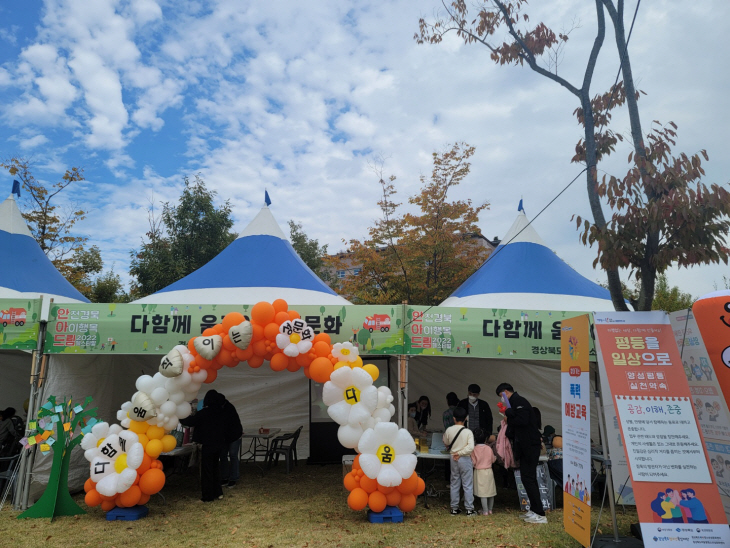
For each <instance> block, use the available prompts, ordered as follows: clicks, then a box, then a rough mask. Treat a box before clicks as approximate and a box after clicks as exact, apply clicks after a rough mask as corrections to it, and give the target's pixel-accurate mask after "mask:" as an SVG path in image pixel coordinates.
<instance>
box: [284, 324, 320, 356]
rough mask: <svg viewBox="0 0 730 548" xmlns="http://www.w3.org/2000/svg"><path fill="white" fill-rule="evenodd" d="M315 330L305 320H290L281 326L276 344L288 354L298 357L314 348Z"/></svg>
mask: <svg viewBox="0 0 730 548" xmlns="http://www.w3.org/2000/svg"><path fill="white" fill-rule="evenodd" d="M312 339H314V330H313V329H312V328H311V327H309V326H308V325H307V324H306V322H305V321H304V320H301V319H296V320H288V321H285V322H284V323H283V324H281V325H280V326H279V334H278V335H277V336H276V346H278V347H279V348H281V349H282V350H283V351H284V354H285V355H286V356H289V357H290V358H296V357H297V356H298V355H299V354H306V353H307V352H309V351H310V350H311V349H312Z"/></svg>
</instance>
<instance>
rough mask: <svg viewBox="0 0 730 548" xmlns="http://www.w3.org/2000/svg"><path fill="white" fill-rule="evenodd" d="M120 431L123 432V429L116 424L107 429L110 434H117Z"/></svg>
mask: <svg viewBox="0 0 730 548" xmlns="http://www.w3.org/2000/svg"><path fill="white" fill-rule="evenodd" d="M122 430H123V428H122V427H121V426H119V425H118V424H112V425H111V426H110V427H109V433H110V434H119V432H121V431H122Z"/></svg>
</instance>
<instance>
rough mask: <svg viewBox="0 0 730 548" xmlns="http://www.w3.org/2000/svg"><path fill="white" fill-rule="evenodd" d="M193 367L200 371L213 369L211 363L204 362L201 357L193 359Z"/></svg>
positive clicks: (208, 361)
mask: <svg viewBox="0 0 730 548" xmlns="http://www.w3.org/2000/svg"><path fill="white" fill-rule="evenodd" d="M195 365H197V366H199V367H200V369H213V362H212V361H210V360H206V359H205V358H204V357H203V356H196V357H195Z"/></svg>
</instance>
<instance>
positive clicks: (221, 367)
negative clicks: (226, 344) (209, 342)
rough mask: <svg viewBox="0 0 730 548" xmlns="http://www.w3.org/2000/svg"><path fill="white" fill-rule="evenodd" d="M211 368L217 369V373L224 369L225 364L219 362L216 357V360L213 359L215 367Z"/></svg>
mask: <svg viewBox="0 0 730 548" xmlns="http://www.w3.org/2000/svg"><path fill="white" fill-rule="evenodd" d="M222 351H223V350H222V349H221V352H222ZM210 368H211V369H215V370H216V371H219V370H221V369H223V364H222V363H221V362H219V361H218V356H216V357H215V358H213V365H211V366H210Z"/></svg>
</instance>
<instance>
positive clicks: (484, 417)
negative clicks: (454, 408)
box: [459, 384, 493, 437]
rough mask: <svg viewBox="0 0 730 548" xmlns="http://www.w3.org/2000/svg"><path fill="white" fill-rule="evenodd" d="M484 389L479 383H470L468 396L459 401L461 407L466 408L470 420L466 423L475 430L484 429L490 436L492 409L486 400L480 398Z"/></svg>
mask: <svg viewBox="0 0 730 548" xmlns="http://www.w3.org/2000/svg"><path fill="white" fill-rule="evenodd" d="M481 391H482V389H481V387H480V386H479V385H478V384H470V385H469V388H467V392H468V398H467V399H465V400H461V401H460V402H459V407H461V408H462V409H466V412H467V413H468V416H469V420H468V421H467V423H466V425H467V426H468V427H469V429H470V430H471V431H472V432H474V431H476V430H478V429H480V428H481V429H482V430H484V432H485V434H486V435H487V437H489V436H490V435H491V434H492V432H493V430H492V409H491V407H489V404H488V403H487V402H485V401H484V400H480V399H479V394H480V393H481Z"/></svg>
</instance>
